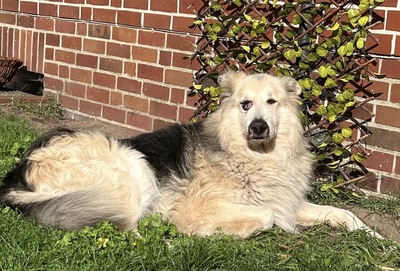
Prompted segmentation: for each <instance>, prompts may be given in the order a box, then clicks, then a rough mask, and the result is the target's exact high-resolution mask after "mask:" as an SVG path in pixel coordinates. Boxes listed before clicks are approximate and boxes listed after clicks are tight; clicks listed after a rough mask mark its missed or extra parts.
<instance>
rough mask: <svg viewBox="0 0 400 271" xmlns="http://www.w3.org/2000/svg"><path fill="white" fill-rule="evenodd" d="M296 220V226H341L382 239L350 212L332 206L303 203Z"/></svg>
mask: <svg viewBox="0 0 400 271" xmlns="http://www.w3.org/2000/svg"><path fill="white" fill-rule="evenodd" d="M296 218H297V222H298V224H299V225H300V226H303V227H310V226H312V225H315V224H322V223H327V224H329V225H331V226H333V227H336V226H341V225H342V226H346V227H347V228H348V229H349V230H350V231H354V230H359V229H362V230H365V231H367V232H368V233H369V234H370V235H372V236H375V237H378V238H383V237H382V236H381V235H380V234H378V233H377V232H375V231H374V230H372V229H371V228H369V227H368V226H367V225H365V224H364V222H362V221H361V219H359V218H358V217H357V216H356V215H355V214H353V213H352V212H350V211H347V210H344V209H340V208H336V207H332V206H327V205H317V204H313V203H310V202H306V201H304V202H303V203H302V204H301V205H300V206H299V209H298V211H297V213H296Z"/></svg>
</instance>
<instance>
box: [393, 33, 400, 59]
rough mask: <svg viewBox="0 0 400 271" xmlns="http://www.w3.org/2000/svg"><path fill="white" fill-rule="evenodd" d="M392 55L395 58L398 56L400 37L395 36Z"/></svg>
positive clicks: (399, 54)
mask: <svg viewBox="0 0 400 271" xmlns="http://www.w3.org/2000/svg"><path fill="white" fill-rule="evenodd" d="M394 55H395V56H400V36H396V43H395V48H394Z"/></svg>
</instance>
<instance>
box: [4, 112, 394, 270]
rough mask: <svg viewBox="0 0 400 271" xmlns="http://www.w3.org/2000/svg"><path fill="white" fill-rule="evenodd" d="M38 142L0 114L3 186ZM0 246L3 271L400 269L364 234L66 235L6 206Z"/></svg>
mask: <svg viewBox="0 0 400 271" xmlns="http://www.w3.org/2000/svg"><path fill="white" fill-rule="evenodd" d="M36 137H37V133H36V131H34V130H32V129H31V128H30V127H29V124H28V123H26V122H23V121H21V120H19V119H17V118H15V117H9V116H3V115H1V114H0V143H1V144H0V179H1V178H2V177H3V176H4V174H5V173H6V172H7V171H8V170H9V169H10V168H11V167H12V165H13V164H14V163H15V162H16V161H18V157H20V155H21V153H22V151H23V150H24V149H25V148H26V147H27V146H28V145H29V143H30V142H31V141H32V140H34V139H35V138H36ZM346 195H347V194H346ZM310 197H311V198H312V200H313V201H325V203H326V202H328V203H329V202H331V203H332V201H335V202H338V200H337V199H338V198H341V199H343V198H344V197H342V196H340V197H339V196H337V195H334V196H332V195H331V194H323V193H322V194H321V192H314V193H312V194H311V196H310ZM350 200H351V201H354V202H355V203H356V204H361V205H365V206H368V205H369V208H371V209H374V210H376V211H379V212H389V213H391V214H396V212H398V211H399V210H400V203H399V201H396V200H394V199H393V200H389V199H384V200H385V202H383V203H382V202H380V201H381V200H380V199H376V200H375V199H374V201H373V202H371V201H369V200H365V199H362V200H359V199H357V198H356V199H353V198H350ZM346 201H349V197H348V198H347V200H346ZM342 202H343V200H342ZM385 206H386V207H385ZM0 244H1V252H0V270H79V271H84V270H229V271H234V270H363V271H364V270H382V267H390V268H400V245H398V244H396V243H394V242H392V241H390V240H379V239H375V238H372V237H370V236H369V235H367V234H366V233H365V232H363V231H356V232H348V231H346V230H345V229H338V230H333V229H331V228H329V227H327V226H323V225H322V226H315V227H312V228H309V229H306V230H305V231H304V232H303V233H302V234H300V235H295V234H291V233H285V232H283V231H282V230H280V229H278V228H273V229H271V230H268V231H265V232H262V233H260V234H258V235H255V236H253V237H251V238H248V239H245V240H243V239H236V238H234V237H232V236H227V235H223V234H216V235H214V236H210V237H207V238H198V237H188V236H185V235H183V234H181V233H179V232H178V231H177V230H176V228H175V227H174V226H173V225H170V224H168V223H166V222H164V221H162V220H161V218H160V217H159V216H157V215H154V216H149V217H147V218H145V219H142V220H141V221H140V224H139V230H138V233H134V232H120V231H118V230H116V229H115V228H114V227H113V225H111V224H110V223H107V222H103V223H101V224H100V225H98V226H97V227H87V228H85V229H83V230H81V231H71V232H68V231H62V230H56V229H49V228H45V227H42V226H39V225H37V224H34V223H33V222H30V221H27V220H25V219H24V218H23V217H22V216H21V214H19V213H18V212H16V211H14V210H12V209H10V208H9V207H6V206H4V205H1V206H0ZM386 270H391V269H386ZM392 270H393V269H392Z"/></svg>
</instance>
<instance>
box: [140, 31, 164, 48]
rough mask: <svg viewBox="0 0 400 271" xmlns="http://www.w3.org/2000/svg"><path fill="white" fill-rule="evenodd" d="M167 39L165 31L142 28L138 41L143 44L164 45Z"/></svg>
mask: <svg viewBox="0 0 400 271" xmlns="http://www.w3.org/2000/svg"><path fill="white" fill-rule="evenodd" d="M165 39H166V38H165V34H164V33H161V32H155V31H144V30H141V31H139V38H138V43H139V44H142V45H150V46H156V47H164V46H165Z"/></svg>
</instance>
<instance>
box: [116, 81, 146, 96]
mask: <svg viewBox="0 0 400 271" xmlns="http://www.w3.org/2000/svg"><path fill="white" fill-rule="evenodd" d="M117 88H118V89H120V90H124V91H127V92H131V93H137V94H139V93H141V90H142V83H141V82H139V81H136V80H133V79H129V78H125V77H118V81H117Z"/></svg>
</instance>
